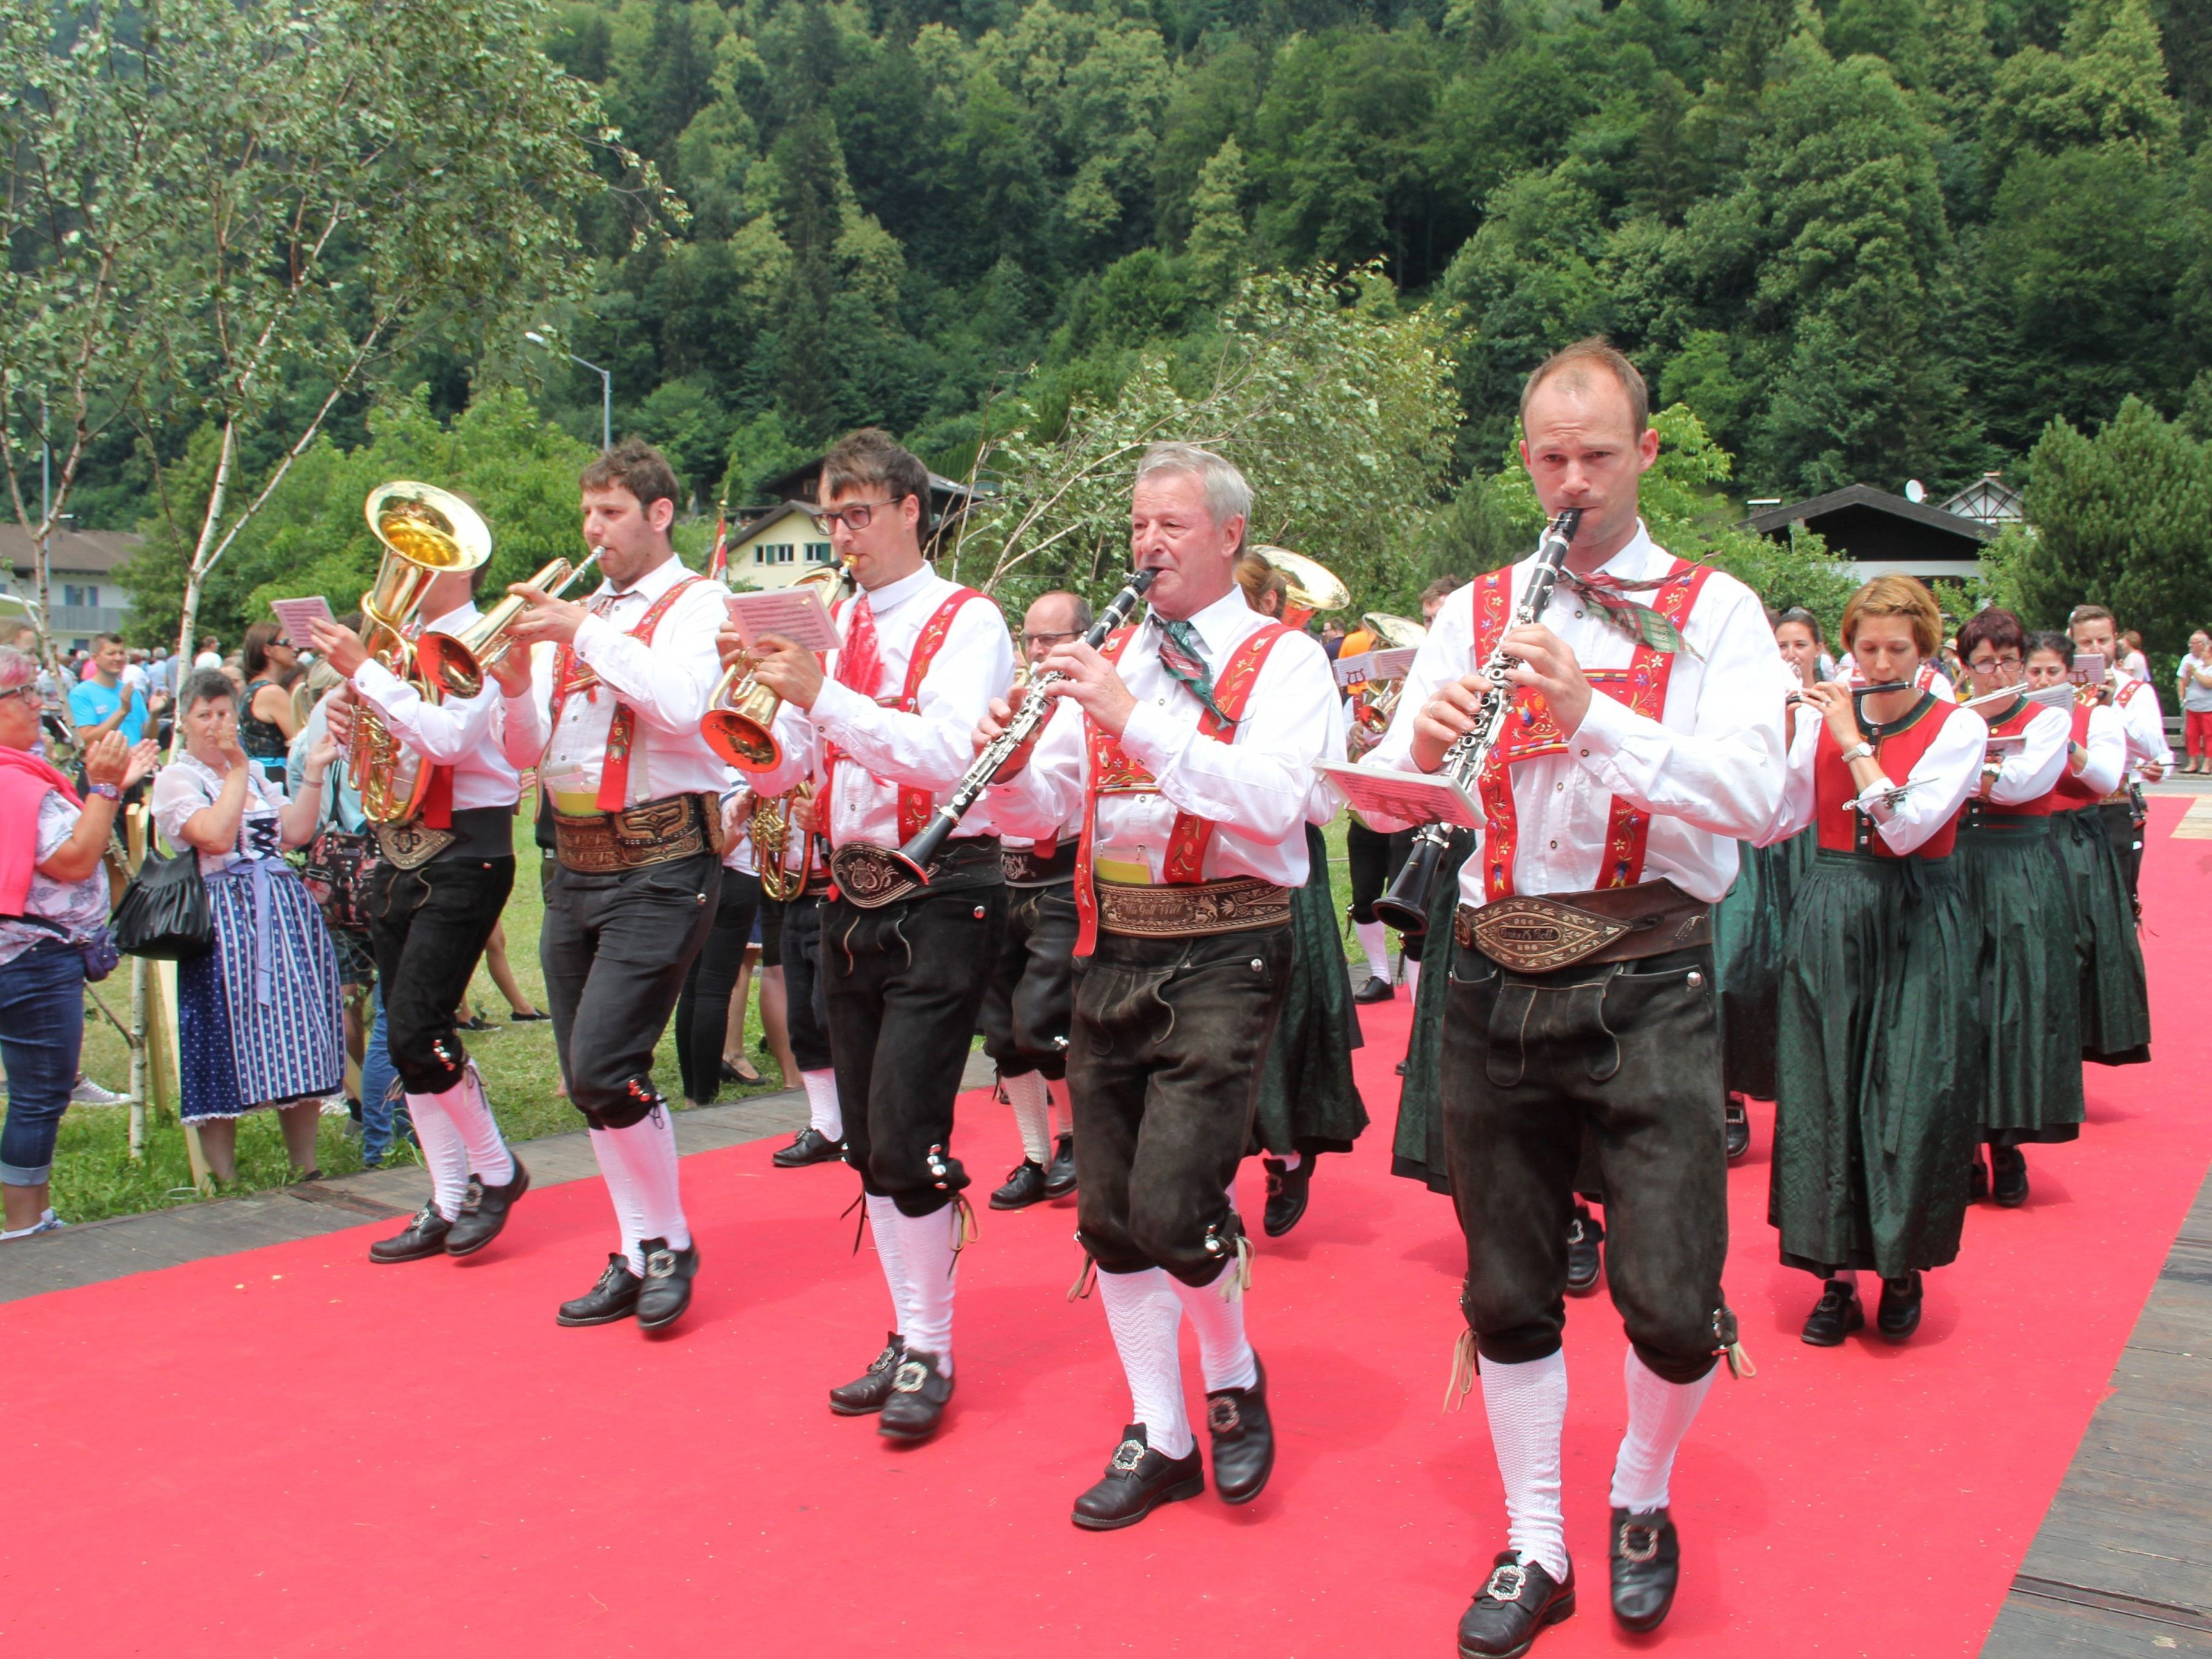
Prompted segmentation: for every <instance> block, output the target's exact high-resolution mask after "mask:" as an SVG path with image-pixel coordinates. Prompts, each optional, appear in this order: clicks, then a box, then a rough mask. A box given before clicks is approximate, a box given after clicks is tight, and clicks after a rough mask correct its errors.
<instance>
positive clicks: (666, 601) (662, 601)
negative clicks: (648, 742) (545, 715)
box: [552, 574, 707, 812]
mask: <svg viewBox="0 0 2212 1659" xmlns="http://www.w3.org/2000/svg"><path fill="white" fill-rule="evenodd" d="M705 580H707V579H706V578H705V577H704V576H701V575H696V574H694V575H688V576H686V577H684V580H682V581H680V582H678V583H676V584H675V585H674V586H671V587H670V588H669V590H668V591H667V592H665V593H663V594H662V595H661V596H660V597H659V599H655V600H654V601H653V604H652V605H651V606H649V607H648V608H647V611H646V613H645V615H644V616H642V617H640V618H639V619H638V624H637V626H636V627H635V628H633V629H630V630H629V635H630V637H631V638H632V639H634V640H639V641H643V642H644V643H645V644H647V645H651V644H652V643H653V635H654V634H655V633H656V632H658V631H659V627H660V619H661V618H662V617H665V616H666V615H667V614H668V612H669V610H670V608H671V606H673V605H675V603H676V601H677V600H678V599H680V598H681V597H682V596H683V595H684V592H685V591H686V590H687V589H689V588H690V587H691V586H694V585H696V584H697V583H699V582H703V581H705ZM576 690H581V691H582V692H583V693H584V695H585V696H586V697H597V696H599V677H598V676H597V675H595V674H593V673H592V671H591V670H590V668H589V667H586V669H585V670H584V671H583V672H582V673H578V672H577V671H576V647H575V642H574V641H562V645H561V647H560V648H559V649H558V650H557V651H556V652H555V653H553V720H552V727H553V730H554V731H556V732H558V731H559V730H560V729H561V710H562V708H564V707H566V706H567V704H568V694H569V693H570V692H571V691H576ZM636 732H637V715H636V714H635V712H634V711H632V709H631V708H630V707H629V704H628V703H625V702H623V701H622V700H621V699H620V698H619V697H617V699H616V700H615V714H614V719H613V720H611V721H609V722H608V724H607V754H606V762H605V765H604V766H603V767H602V768H601V769H600V772H599V799H598V800H597V801H596V802H595V803H594V804H595V805H597V806H598V807H599V811H602V812H619V811H622V810H623V807H625V806H626V805H629V751H630V744H631V743H632V741H633V740H634V738H635V736H636Z"/></svg>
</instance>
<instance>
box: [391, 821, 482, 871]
mask: <svg viewBox="0 0 2212 1659" xmlns="http://www.w3.org/2000/svg"><path fill="white" fill-rule="evenodd" d="M373 827H374V829H375V831H376V850H377V852H378V854H380V855H381V857H382V858H383V860H384V861H385V862H386V864H388V865H390V866H392V868H393V869H395V870H419V869H421V868H422V866H424V865H426V864H428V862H429V861H430V860H432V859H434V858H435V857H437V856H438V854H441V853H442V852H444V851H445V850H446V849H447V848H448V847H451V846H452V845H453V843H454V842H456V841H459V839H460V837H459V836H456V835H455V834H454V833H453V831H452V830H450V829H432V828H431V827H430V826H429V825H428V824H427V823H423V822H422V819H420V818H410V819H409V820H408V821H407V822H406V823H380V824H376V825H374V826H373Z"/></svg>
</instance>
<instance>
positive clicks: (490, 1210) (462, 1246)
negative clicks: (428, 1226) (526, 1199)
mask: <svg viewBox="0 0 2212 1659" xmlns="http://www.w3.org/2000/svg"><path fill="white" fill-rule="evenodd" d="M507 1156H508V1157H510V1158H513V1153H511V1152H510V1153H509V1154H508V1155H507ZM529 1190H530V1171H529V1170H528V1169H526V1167H524V1164H523V1162H522V1160H521V1159H520V1158H514V1173H513V1175H512V1176H509V1177H507V1182H506V1183H505V1184H504V1185H501V1186H498V1187H487V1186H486V1185H485V1184H484V1183H483V1181H482V1180H480V1179H479V1178H477V1176H470V1177H469V1195H468V1196H467V1197H466V1198H465V1199H463V1200H461V1213H460V1215H459V1218H456V1219H455V1221H454V1223H453V1231H452V1232H450V1233H448V1234H447V1236H446V1254H447V1255H475V1254H476V1253H477V1251H478V1250H481V1249H483V1247H484V1246H485V1245H487V1244H489V1243H491V1242H492V1240H494V1239H495V1238H497V1237H499V1235H500V1232H501V1230H502V1229H503V1228H505V1227H506V1225H507V1212H508V1211H509V1210H511V1209H513V1207H514V1200H516V1199H518V1198H520V1197H521V1196H522V1195H523V1194H525V1193H526V1192H528V1191H529Z"/></svg>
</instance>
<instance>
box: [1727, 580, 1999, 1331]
mask: <svg viewBox="0 0 2212 1659" xmlns="http://www.w3.org/2000/svg"><path fill="white" fill-rule="evenodd" d="M1941 634H1942V616H1941V614H1940V613H1939V612H1938V611H1936V603H1935V600H1934V599H1932V598H1931V597H1930V596H1929V592H1928V590H1927V589H1926V588H1924V587H1923V586H1921V585H1920V584H1919V583H1918V582H1917V581H1915V580H1913V579H1912V578H1911V577H1909V576H1877V577H1876V578H1875V580H1872V581H1870V582H1869V583H1868V584H1867V585H1866V586H1863V587H1862V588H1861V589H1859V591H1858V592H1857V593H1855V594H1854V595H1852V597H1851V601H1850V605H1847V606H1846V607H1845V608H1844V626H1843V642H1844V646H1845V647H1847V648H1848V649H1849V650H1850V653H1851V655H1852V658H1853V659H1854V661H1855V662H1856V663H1857V671H1858V673H1859V674H1860V675H1862V676H1863V677H1864V678H1865V680H1866V682H1867V684H1866V685H1865V687H1863V688H1860V689H1855V688H1853V687H1852V686H1850V685H1847V684H1843V683H1842V682H1839V681H1830V682H1827V683H1826V684H1820V685H1814V686H1810V687H1808V688H1807V689H1806V690H1805V692H1804V694H1803V697H1804V701H1805V702H1806V703H1807V704H1808V705H1810V706H1811V707H1812V708H1815V709H1817V710H1818V711H1819V714H1820V719H1819V720H1818V721H1817V723H1816V722H1812V721H1806V722H1801V724H1800V725H1799V726H1798V728H1797V732H1796V739H1795V741H1794V742H1793V743H1792V744H1791V745H1790V779H1789V785H1788V787H1787V790H1786V792H1785V795H1784V805H1783V810H1782V816H1781V818H1780V819H1779V821H1778V823H1777V824H1776V826H1775V835H1774V839H1777V840H1778V839H1780V838H1781V837H1783V836H1790V835H1795V834H1796V833H1797V832H1798V831H1799V830H1801V829H1805V828H1806V827H1807V826H1808V825H1809V826H1811V828H1812V829H1813V831H1814V836H1815V838H1816V850H1815V852H1814V859H1813V864H1812V867H1811V868H1810V869H1809V870H1808V872H1806V874H1805V877H1804V879H1803V880H1802V882H1801V883H1800V884H1798V886H1797V889H1796V892H1795V894H1794V895H1793V897H1792V902H1791V906H1790V921H1789V929H1788V933H1787V934H1786V936H1785V938H1784V951H1783V970H1782V980H1781V987H1780V993H1779V995H1778V1024H1779V1048H1778V1055H1777V1061H1778V1064H1777V1068H1776V1069H1777V1075H1776V1083H1777V1085H1778V1091H1777V1097H1776V1101H1775V1114H1774V1161H1773V1168H1772V1172H1771V1181H1770V1184H1769V1188H1768V1198H1767V1218H1768V1220H1769V1221H1770V1222H1771V1223H1772V1224H1773V1225H1774V1226H1775V1227H1776V1228H1778V1230H1779V1231H1780V1233H1781V1247H1782V1260H1783V1261H1784V1263H1785V1264H1786V1265H1788V1266H1790V1267H1802V1268H1804V1269H1805V1270H1806V1271H1807V1272H1808V1273H1815V1274H1818V1275H1819V1276H1820V1279H1822V1281H1823V1283H1822V1285H1821V1290H1820V1300H1819V1301H1818V1302H1817V1303H1816V1304H1814V1308H1813V1310H1812V1313H1811V1314H1810V1316H1808V1318H1807V1319H1806V1322H1805V1328H1804V1333H1803V1334H1804V1340H1806V1341H1808V1342H1809V1343H1812V1344H1814V1346H1820V1347H1832V1346H1836V1345H1837V1344H1838V1343H1840V1342H1842V1340H1844V1336H1845V1335H1846V1334H1849V1333H1850V1332H1851V1331H1854V1330H1857V1329H1858V1328H1861V1327H1862V1326H1863V1325H1864V1324H1865V1322H1866V1316H1865V1314H1864V1312H1863V1310H1862V1308H1861V1305H1860V1302H1859V1296H1858V1282H1857V1270H1858V1269H1860V1268H1862V1267H1871V1268H1872V1269H1874V1270H1875V1272H1876V1273H1879V1274H1880V1275H1881V1281H1882V1293H1881V1311H1880V1315H1879V1317H1878V1321H1877V1322H1878V1324H1879V1326H1880V1328H1881V1334H1883V1335H1884V1336H1885V1337H1887V1338H1888V1339H1889V1340H1892V1341H1894V1342H1902V1341H1904V1340H1905V1339H1906V1338H1908V1337H1910V1336H1911V1334H1912V1333H1913V1332H1914V1331H1915V1330H1916V1329H1917V1328H1918V1327H1919V1324H1920V1310H1921V1297H1922V1291H1923V1285H1922V1279H1921V1274H1922V1272H1923V1270H1924V1269H1926V1268H1929V1267H1942V1266H1943V1265H1944V1264H1945V1263H1947V1262H1948V1261H1951V1260H1952V1259H1953V1258H1954V1256H1956V1255H1957V1254H1958V1251H1959V1235H1960V1230H1961V1227H1962V1225H1963V1223H1964V1221H1965V1218H1966V1170H1967V1165H1968V1164H1969V1163H1970V1162H1971V1161H1972V1158H1973V1153H1974V1146H1975V1142H1976V1140H1977V1139H1978V1133H1979V1129H1978V1122H1977V1120H1976V1115H1975V1091H1974V1087H1973V1079H1972V1073H1973V1071H1974V1069H1975V1068H1976V1067H1977V1066H1979V1064H1980V1063H1981V1059H1982V1047H1981V1036H1980V1030H1979V1025H1980V1004H1979V998H1978V991H1977V988H1976V986H1975V982H1974V975H1975V959H1976V954H1977V951H1976V947H1977V944H1978V941H1977V939H1976V936H1975V931H1974V920H1973V917H1972V915H1971V914H1970V912H1969V911H1968V908H1967V905H1966V896H1965V893H1964V891H1963V890H1962V889H1961V887H1960V883H1959V879H1958V875H1957V871H1956V865H1955V860H1953V859H1952V858H1951V856H1950V854H1951V850H1952V841H1953V836H1954V826H1955V824H1956V822H1957V818H1958V813H1959V808H1960V805H1962V804H1963V803H1964V802H1965V800H1966V797H1967V796H1968V795H1969V794H1970V793H1972V791H1973V788H1974V787H1975V784H1976V782H1977V781H1978V779H1979V777H1980V775H1981V769H1982V761H1983V757H1984V750H1985V749H1986V746H1987V743H1988V737H1989V731H1988V728H1987V727H1986V726H1984V725H1983V723H1982V721H1981V719H1980V717H1979V716H1978V715H1976V714H1972V712H1970V711H1968V710H1966V709H1962V708H1960V707H1959V706H1958V705H1957V704H1956V703H1954V702H1946V701H1943V700H1941V699H1939V698H1937V697H1936V696H1933V695H1932V694H1930V693H1929V692H1927V691H1924V690H1918V689H1917V688H1916V687H1915V684H1914V681H1915V679H1916V678H1917V675H1918V673H1919V670H1920V666H1921V665H1922V664H1923V662H1924V661H1926V660H1927V659H1929V658H1930V657H1932V656H1933V655H1934V654H1935V652H1936V644H1937V641H1938V640H1939V639H1940V637H1941Z"/></svg>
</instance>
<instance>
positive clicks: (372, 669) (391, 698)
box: [353, 605, 522, 811]
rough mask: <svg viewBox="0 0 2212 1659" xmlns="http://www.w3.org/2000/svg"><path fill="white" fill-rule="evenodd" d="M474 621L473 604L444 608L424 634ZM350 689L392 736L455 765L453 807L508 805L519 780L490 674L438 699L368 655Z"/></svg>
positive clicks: (516, 793) (518, 791) (455, 630)
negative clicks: (463, 692)
mask: <svg viewBox="0 0 2212 1659" xmlns="http://www.w3.org/2000/svg"><path fill="white" fill-rule="evenodd" d="M476 619H477V608H476V606H475V605H463V606H462V607H461V608H460V609H459V610H458V611H448V612H447V614H446V615H444V616H442V617H439V618H438V620H437V621H435V622H434V623H430V624H428V626H427V627H425V628H424V629H423V630H422V631H423V632H424V633H426V634H458V633H459V632H461V631H462V630H463V629H465V628H466V627H467V626H468V625H469V624H470V623H472V622H474V621H475V620H476ZM353 689H354V690H355V691H356V692H357V693H359V694H360V695H361V696H362V697H363V698H365V699H367V700H368V702H370V703H372V704H373V705H374V707H375V708H376V712H377V714H379V716H380V717H381V718H382V720H383V721H384V725H385V727H386V730H387V731H389V732H391V733H392V736H393V737H395V738H398V739H399V741H400V742H402V743H404V744H406V745H407V746H408V747H409V748H410V749H412V750H414V751H415V752H416V754H418V755H420V756H422V757H423V758H424V759H426V760H429V761H435V762H436V763H438V764H439V765H441V766H450V767H452V768H453V806H454V810H456V811H460V810H463V809H465V808H469V807H475V806H512V805H514V803H515V799H516V797H517V796H519V795H520V794H521V793H522V779H521V776H520V774H519V773H518V771H517V770H516V769H515V767H514V765H513V763H511V762H510V761H509V760H508V759H507V752H506V750H505V748H504V746H503V744H504V740H505V734H506V727H507V715H506V711H505V710H504V709H503V708H501V703H502V702H504V701H505V699H503V698H502V697H501V696H500V694H499V687H498V686H496V685H495V684H493V683H492V680H491V677H490V676H489V675H486V676H485V677H484V684H483V690H481V691H479V692H477V695H476V696H473V697H447V698H446V699H444V700H443V701H441V702H427V701H425V700H424V698H423V696H422V693H421V692H420V691H418V690H416V689H415V687H414V686H413V685H412V684H410V683H409V682H407V681H405V680H403V679H401V678H399V677H398V675H397V674H395V673H393V672H392V671H391V670H390V669H388V668H386V666H385V665H383V664H382V663H380V662H379V661H377V659H375V658H374V657H371V658H370V659H368V661H366V662H364V663H363V664H362V665H361V666H360V667H359V668H357V669H356V670H355V671H354V676H353Z"/></svg>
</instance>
